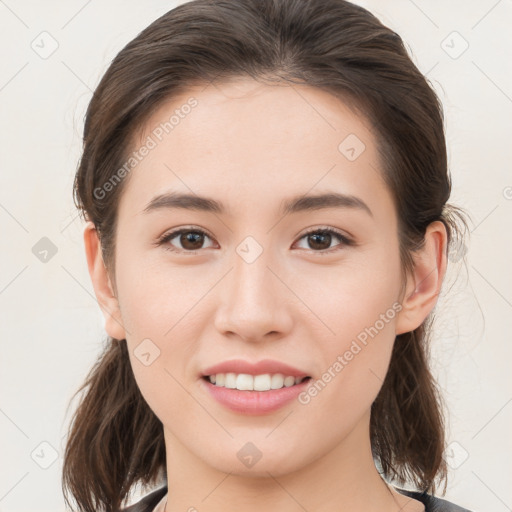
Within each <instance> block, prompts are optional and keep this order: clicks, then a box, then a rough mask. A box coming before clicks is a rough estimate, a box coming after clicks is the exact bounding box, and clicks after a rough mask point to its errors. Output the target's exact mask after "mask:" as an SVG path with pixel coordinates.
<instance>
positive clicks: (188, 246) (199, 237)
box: [157, 228, 210, 254]
mask: <svg viewBox="0 0 512 512" xmlns="http://www.w3.org/2000/svg"><path fill="white" fill-rule="evenodd" d="M205 237H206V238H210V236H209V235H208V234H207V233H206V232H205V231H203V230H202V229H196V228H194V229H192V228H180V229H176V230H174V231H171V232H169V233H165V234H164V235H163V236H162V237H160V238H159V239H158V242H157V245H159V246H160V245H162V246H163V247H164V249H165V250H167V251H172V252H183V253H191V254H196V251H198V250H199V249H202V248H203V247H202V245H203V244H204V240H205ZM174 239H177V242H178V243H179V244H180V245H181V247H175V246H173V245H172V244H171V243H170V242H171V240H174Z"/></svg>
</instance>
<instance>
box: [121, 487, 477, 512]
mask: <svg viewBox="0 0 512 512" xmlns="http://www.w3.org/2000/svg"><path fill="white" fill-rule="evenodd" d="M395 489H396V490H397V491H398V492H400V493H402V494H403V495H405V496H409V497H410V498H414V499H416V500H418V501H421V503H423V504H424V505H425V512H470V511H469V510H468V509H466V508H462V507H459V506H458V505H455V504H453V503H450V502H449V501H446V500H443V499H441V498H436V497H435V496H432V495H430V494H427V493H425V492H414V491H406V490H404V489H398V488H396V487H395ZM166 492H167V486H163V487H160V488H159V489H157V490H156V491H153V492H151V493H150V494H148V495H146V496H144V497H143V498H141V499H140V500H139V501H138V502H137V503H134V504H133V505H130V506H129V507H126V508H123V509H121V512H153V509H154V508H155V507H156V506H157V505H158V503H159V502H160V500H161V499H162V498H163V497H164V495H165V493H166Z"/></svg>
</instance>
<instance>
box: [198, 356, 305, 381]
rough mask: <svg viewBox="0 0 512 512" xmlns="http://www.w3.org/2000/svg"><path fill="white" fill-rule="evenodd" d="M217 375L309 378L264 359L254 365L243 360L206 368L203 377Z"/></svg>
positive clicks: (280, 364) (295, 370)
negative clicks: (243, 374)
mask: <svg viewBox="0 0 512 512" xmlns="http://www.w3.org/2000/svg"><path fill="white" fill-rule="evenodd" d="M217 373H237V374H240V373H245V374H248V375H263V374H266V373H270V374H274V373H282V374H283V375H285V376H288V375H289V376H292V377H308V374H307V373H305V372H303V371H301V370H299V369H297V368H294V367H293V366H290V365H288V364H285V363H281V362H280V361H275V360H272V359H263V360H261V361H257V362H254V363H251V362H249V361H244V360H242V359H232V360H230V361H223V362H222V363H218V364H215V365H213V366H210V367H208V368H206V369H205V370H203V372H202V375H203V377H208V376H210V375H216V374H217Z"/></svg>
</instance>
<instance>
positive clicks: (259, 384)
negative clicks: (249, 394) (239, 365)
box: [202, 373, 311, 391]
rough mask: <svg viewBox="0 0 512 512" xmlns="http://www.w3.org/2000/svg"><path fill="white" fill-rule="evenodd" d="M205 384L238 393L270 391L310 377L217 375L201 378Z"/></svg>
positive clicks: (293, 384)
mask: <svg viewBox="0 0 512 512" xmlns="http://www.w3.org/2000/svg"><path fill="white" fill-rule="evenodd" d="M202 378H203V379H204V380H206V381H207V382H209V383H211V384H213V385H214V386H216V387H219V388H227V389H236V390H239V391H272V390H275V389H282V388H289V387H292V386H295V385H297V384H300V383H301V382H304V381H306V380H309V379H311V377H309V376H307V377H293V376H292V375H284V374H282V373H274V374H270V373H264V374H261V375H249V374H247V373H217V374H214V375H205V376H203V377H202Z"/></svg>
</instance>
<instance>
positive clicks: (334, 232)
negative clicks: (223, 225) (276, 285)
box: [155, 227, 355, 256]
mask: <svg viewBox="0 0 512 512" xmlns="http://www.w3.org/2000/svg"><path fill="white" fill-rule="evenodd" d="M182 233H199V234H201V235H206V236H207V237H208V238H211V239H213V237H212V236H210V234H209V233H207V232H206V231H204V230H203V229H198V228H192V227H189V228H180V229H177V230H175V231H171V232H170V233H165V234H164V235H162V236H161V237H160V238H159V239H158V240H157V241H156V242H155V245H157V246H162V245H164V244H166V245H165V246H164V249H165V250H166V251H171V252H175V253H182V254H189V255H194V254H197V253H198V251H187V250H186V249H176V248H174V247H172V246H171V245H170V244H168V243H167V242H169V241H170V240H172V239H173V238H175V237H176V236H178V235H181V234H182ZM317 233H321V234H329V235H334V236H335V237H337V238H338V239H339V240H340V242H341V243H340V244H338V245H336V246H334V247H332V248H330V249H324V250H321V251H315V250H313V249H311V252H313V253H315V254H318V255H320V256H322V255H326V254H332V253H333V252H336V251H338V250H340V249H339V248H340V246H341V247H342V246H351V245H355V243H354V241H353V240H352V239H350V238H349V237H347V236H346V235H344V234H343V233H341V232H340V231H338V230H335V229H333V228H328V227H321V228H314V229H311V230H310V231H307V232H306V233H303V234H302V236H301V237H300V238H299V239H298V240H302V239H303V238H305V237H306V236H308V235H311V234H317ZM199 250H201V249H199ZM306 250H308V249H306Z"/></svg>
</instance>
